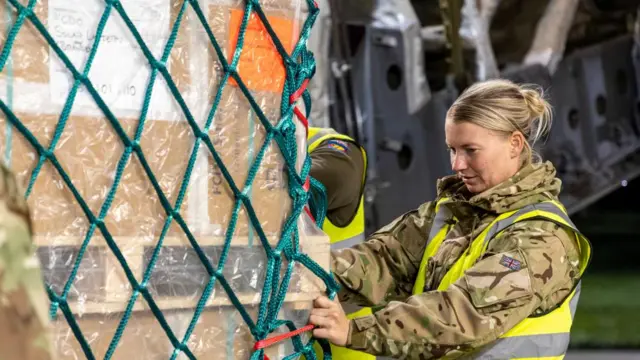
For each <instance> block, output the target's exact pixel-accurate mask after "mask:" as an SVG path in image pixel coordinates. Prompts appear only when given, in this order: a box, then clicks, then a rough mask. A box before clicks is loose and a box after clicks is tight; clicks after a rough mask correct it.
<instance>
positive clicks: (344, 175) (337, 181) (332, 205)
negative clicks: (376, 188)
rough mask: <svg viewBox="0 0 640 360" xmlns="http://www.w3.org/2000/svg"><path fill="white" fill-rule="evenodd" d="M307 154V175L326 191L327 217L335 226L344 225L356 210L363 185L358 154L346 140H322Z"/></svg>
mask: <svg viewBox="0 0 640 360" xmlns="http://www.w3.org/2000/svg"><path fill="white" fill-rule="evenodd" d="M309 155H310V157H311V160H312V162H311V171H310V174H311V176H312V177H313V178H315V179H316V180H318V181H320V182H321V183H322V185H324V187H325V189H326V192H327V218H329V220H330V221H331V222H332V223H333V224H334V225H336V226H346V225H348V224H349V222H350V221H351V219H353V216H354V215H355V213H356V211H357V210H358V205H360V198H361V196H360V195H361V192H362V191H361V190H362V186H363V185H364V184H363V183H362V179H363V178H364V171H365V162H364V158H363V156H362V151H361V150H360V148H359V147H358V146H357V145H356V144H354V143H352V142H349V141H343V140H326V141H324V142H322V143H321V144H320V145H319V146H318V147H317V148H316V149H315V150H313V151H312V152H311V153H310V154H309Z"/></svg>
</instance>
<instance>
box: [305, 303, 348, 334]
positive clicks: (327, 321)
mask: <svg viewBox="0 0 640 360" xmlns="http://www.w3.org/2000/svg"><path fill="white" fill-rule="evenodd" d="M309 322H310V323H311V324H313V325H315V326H317V328H316V329H315V330H313V336H315V337H316V338H319V339H327V340H329V341H330V342H331V343H332V344H334V345H338V346H345V345H346V344H347V339H348V338H349V323H350V321H349V319H347V315H345V313H344V310H342V306H341V305H340V302H339V301H338V298H337V297H336V299H335V300H333V301H331V300H329V298H327V297H326V296H320V297H318V298H316V299H315V301H314V302H313V310H311V316H310V317H309Z"/></svg>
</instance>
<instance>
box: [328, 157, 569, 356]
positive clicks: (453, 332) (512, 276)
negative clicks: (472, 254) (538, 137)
mask: <svg viewBox="0 0 640 360" xmlns="http://www.w3.org/2000/svg"><path fill="white" fill-rule="evenodd" d="M560 186H561V183H560V180H558V179H557V178H556V177H555V169H554V168H553V166H552V165H551V164H550V163H548V162H547V163H543V164H538V165H529V166H526V167H524V168H523V169H522V170H521V171H520V172H519V173H517V174H516V175H515V176H514V177H512V178H511V179H509V180H507V181H505V182H504V183H502V184H500V185H498V186H496V187H494V188H492V189H489V190H487V191H485V192H484V193H481V194H477V195H475V196H472V195H471V194H469V193H468V192H467V191H466V188H465V186H464V185H463V184H462V183H461V181H459V180H458V179H456V178H455V177H448V178H444V179H442V180H441V181H439V182H438V196H439V197H441V196H447V197H451V198H452V202H451V203H448V204H446V206H447V207H448V209H449V210H450V211H451V212H452V213H453V214H454V215H455V216H456V218H457V219H458V220H459V221H458V223H457V224H456V225H455V226H454V227H453V229H452V230H451V231H450V232H449V233H448V235H447V236H446V238H445V240H444V241H443V243H442V245H441V246H440V248H439V249H438V252H437V253H436V254H435V256H433V257H432V258H431V259H430V261H429V262H428V265H427V271H426V279H425V288H424V291H425V292H424V293H422V294H418V295H415V296H412V288H413V284H414V283H415V280H416V276H417V275H418V269H419V266H420V262H421V260H422V255H423V253H424V251H425V246H426V241H427V236H428V235H427V234H429V232H430V230H431V224H432V222H433V218H434V215H435V214H434V210H435V206H434V203H433V202H429V203H426V204H423V205H422V206H420V207H419V208H418V209H416V210H414V211H411V212H408V213H406V214H404V215H403V216H401V217H399V218H398V219H397V220H395V221H394V222H392V223H391V224H389V225H388V226H386V227H384V228H383V229H381V230H379V231H378V232H376V233H375V234H374V235H372V236H371V237H370V238H369V239H368V241H367V242H366V243H364V244H360V245H357V246H355V247H353V248H350V249H345V250H342V251H336V252H333V253H332V270H333V272H334V276H335V277H336V279H337V280H338V281H339V282H340V283H341V285H342V286H343V289H342V290H341V292H340V294H339V297H340V300H341V301H342V302H348V303H356V304H360V305H368V306H374V307H382V309H380V310H379V311H377V312H376V313H375V314H374V315H371V316H367V317H362V318H358V319H354V320H352V322H351V330H350V334H349V339H348V347H350V348H353V349H358V350H362V351H365V352H367V353H370V354H374V355H378V356H392V357H394V358H405V359H435V358H440V357H442V356H444V355H445V354H446V355H447V358H456V357H458V356H462V355H463V354H468V353H469V352H472V351H473V350H474V349H478V348H480V347H482V346H484V345H486V344H489V343H491V342H492V341H494V340H495V339H497V338H498V337H499V336H501V335H502V334H504V333H505V332H507V331H508V330H509V329H511V328H512V327H513V326H515V325H516V324H518V323H519V322H520V321H522V320H523V319H525V318H526V317H528V316H530V315H532V314H536V313H544V312H546V311H548V310H551V309H554V308H555V306H556V305H557V304H558V303H559V302H560V301H562V300H563V299H564V298H565V297H566V296H568V295H569V293H570V292H571V289H572V288H573V287H574V285H575V284H576V282H577V280H578V276H579V270H578V265H579V253H578V250H577V245H576V244H575V241H574V240H573V239H574V237H573V235H572V234H568V233H567V232H566V231H565V230H564V229H562V228H560V227H559V226H557V225H556V224H554V223H552V222H548V221H543V220H531V221H525V222H520V223H516V224H514V225H513V226H511V227H509V228H507V229H506V230H505V231H504V232H502V233H501V234H499V235H498V236H496V237H495V238H494V239H492V240H491V241H490V242H489V245H488V248H487V251H486V252H485V254H483V256H481V257H480V258H479V259H478V260H477V262H476V263H475V264H474V265H473V266H472V267H471V268H469V269H468V270H467V271H466V272H465V275H464V276H463V277H461V278H460V279H459V280H458V281H456V282H455V283H454V284H453V285H452V286H450V287H449V288H448V289H446V291H436V289H437V287H438V285H439V284H440V282H441V280H442V278H443V277H444V275H445V274H446V273H447V271H448V270H449V269H450V268H451V266H452V265H453V264H454V263H455V261H456V260H457V259H458V258H459V257H460V256H461V255H462V254H463V253H464V252H465V250H466V249H467V248H468V247H469V245H470V242H471V240H472V239H474V238H475V237H476V236H477V235H478V234H480V233H481V232H482V231H483V230H484V229H485V228H486V226H487V225H488V224H489V223H490V222H491V221H492V220H493V219H495V217H496V216H498V215H499V214H501V213H504V212H507V211H510V210H516V209H518V208H521V207H523V206H526V205H529V204H533V203H538V202H541V201H545V200H548V199H549V198H553V199H556V200H557V196H558V193H559V191H560Z"/></svg>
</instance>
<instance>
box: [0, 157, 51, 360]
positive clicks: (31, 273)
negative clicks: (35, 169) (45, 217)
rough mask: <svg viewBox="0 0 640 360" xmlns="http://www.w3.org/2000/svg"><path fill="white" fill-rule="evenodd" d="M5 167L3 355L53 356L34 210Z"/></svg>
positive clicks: (1, 198) (0, 296)
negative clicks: (34, 233)
mask: <svg viewBox="0 0 640 360" xmlns="http://www.w3.org/2000/svg"><path fill="white" fill-rule="evenodd" d="M0 168H1V170H0V359H1V360H50V359H52V358H53V357H52V355H51V354H52V352H51V343H50V342H49V340H50V338H49V334H48V331H49V315H48V311H47V310H48V309H47V294H46V292H45V289H44V283H43V278H42V273H41V271H40V265H39V262H38V259H37V257H36V255H35V252H34V249H33V246H32V242H31V222H30V220H29V211H28V209H27V205H26V201H25V200H24V198H23V195H22V192H21V191H20V190H19V189H18V187H17V184H16V181H15V178H14V177H13V175H12V174H11V173H10V172H9V171H8V170H7V169H6V168H5V167H4V166H1V167H0Z"/></svg>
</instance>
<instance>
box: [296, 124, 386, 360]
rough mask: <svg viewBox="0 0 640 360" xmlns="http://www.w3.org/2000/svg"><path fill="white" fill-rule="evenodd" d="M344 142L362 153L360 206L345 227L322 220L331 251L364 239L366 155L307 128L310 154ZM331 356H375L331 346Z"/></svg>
mask: <svg viewBox="0 0 640 360" xmlns="http://www.w3.org/2000/svg"><path fill="white" fill-rule="evenodd" d="M331 139H335V140H344V141H348V142H350V143H352V144H354V145H357V146H358V147H359V148H360V150H361V151H362V158H363V159H364V176H363V178H362V188H361V189H362V190H360V204H359V205H358V210H357V211H356V214H355V216H354V217H353V219H352V220H351V222H350V223H349V225H347V226H345V227H338V226H336V225H334V224H332V223H331V221H330V220H329V219H328V218H325V219H324V224H323V226H322V230H323V231H324V232H325V233H326V234H327V235H329V239H330V241H331V249H332V250H337V249H341V248H348V247H351V246H353V245H356V244H357V243H359V242H361V241H362V240H363V239H364V201H363V198H364V196H363V190H364V184H365V181H366V173H367V153H366V152H365V150H364V149H363V148H362V146H360V145H358V144H357V143H356V142H355V141H354V140H353V139H352V138H350V137H348V136H346V135H341V134H339V133H337V132H336V131H335V130H333V129H325V128H314V127H311V128H309V134H308V135H307V151H308V152H311V151H313V150H315V149H316V148H317V147H318V146H319V145H320V144H321V143H322V142H324V141H326V140H331ZM371 313H372V312H371V308H362V309H360V310H359V311H356V312H354V313H351V314H348V315H347V317H348V318H349V319H353V318H356V317H361V316H366V315H371ZM320 351H321V350H319V347H317V348H316V352H318V353H319V352H320ZM331 355H332V358H333V359H335V360H374V359H375V356H373V355H369V354H367V353H363V352H360V351H355V350H351V349H347V348H344V347H339V346H334V345H331Z"/></svg>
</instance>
